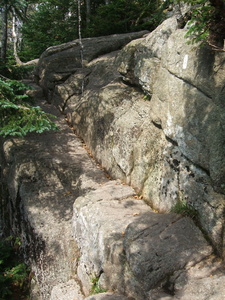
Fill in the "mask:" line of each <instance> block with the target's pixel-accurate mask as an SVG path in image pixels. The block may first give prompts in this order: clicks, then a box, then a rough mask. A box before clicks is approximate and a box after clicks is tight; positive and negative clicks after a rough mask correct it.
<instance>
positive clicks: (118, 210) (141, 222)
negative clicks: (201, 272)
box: [73, 182, 212, 300]
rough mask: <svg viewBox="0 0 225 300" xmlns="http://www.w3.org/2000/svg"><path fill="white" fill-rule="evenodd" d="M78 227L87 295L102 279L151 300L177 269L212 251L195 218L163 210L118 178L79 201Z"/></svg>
mask: <svg viewBox="0 0 225 300" xmlns="http://www.w3.org/2000/svg"><path fill="white" fill-rule="evenodd" d="M73 228H74V236H75V239H76V241H77V243H78V247H79V248H80V253H81V256H80V260H79V263H78V265H79V266H78V276H79V278H80V280H81V282H82V285H83V287H84V292H85V293H86V294H88V293H89V292H90V288H91V282H92V280H93V278H98V279H99V284H100V286H101V287H102V288H104V289H106V290H117V291H118V292H119V293H121V294H125V295H127V296H130V297H134V299H136V300H138V299H141V300H142V299H143V300H144V299H148V294H149V291H150V290H151V289H152V288H154V287H157V286H159V285H166V282H167V281H168V280H169V278H170V277H171V275H172V274H174V272H176V271H178V270H182V269H184V268H190V267H191V266H193V265H195V264H197V263H198V262H200V261H201V260H203V259H205V258H206V257H208V256H209V255H210V254H211V253H212V248H211V247H210V246H209V245H208V244H207V242H206V241H205V239H204V238H203V236H202V234H201V232H200V231H199V229H198V228H197V227H196V226H195V225H194V223H193V222H192V220H191V219H189V218H182V217H180V216H179V215H177V214H166V215H163V214H157V213H155V212H153V211H151V209H150V208H149V207H148V206H147V205H146V204H145V202H143V201H142V200H138V199H135V198H134V197H132V195H130V191H129V188H128V187H127V186H124V185H120V184H119V183H117V182H109V183H106V184H104V185H102V186H101V187H99V188H98V189H97V190H95V191H92V192H90V193H89V194H86V195H85V196H84V197H79V198H78V199H77V200H76V202H75V204H74V216H73ZM149 299H150V298H149Z"/></svg>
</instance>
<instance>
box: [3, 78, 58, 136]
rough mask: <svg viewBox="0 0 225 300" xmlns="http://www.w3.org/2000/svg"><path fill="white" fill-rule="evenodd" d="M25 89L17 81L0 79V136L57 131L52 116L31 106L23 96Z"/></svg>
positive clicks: (25, 96)
mask: <svg viewBox="0 0 225 300" xmlns="http://www.w3.org/2000/svg"><path fill="white" fill-rule="evenodd" d="M27 89H28V86H27V85H25V84H23V83H22V82H19V81H17V80H5V79H0V135H2V136H4V137H6V136H25V135H26V134H27V133H29V132H37V133H42V132H43V131H45V130H52V129H53V130H55V129H57V126H56V125H55V123H54V122H53V121H52V120H51V119H52V118H54V117H53V116H52V115H50V114H46V113H44V112H43V111H42V110H41V108H40V107H38V106H36V107H35V106H32V105H31V102H32V101H31V99H30V98H29V96H28V95H26V94H25V91H26V90H27Z"/></svg>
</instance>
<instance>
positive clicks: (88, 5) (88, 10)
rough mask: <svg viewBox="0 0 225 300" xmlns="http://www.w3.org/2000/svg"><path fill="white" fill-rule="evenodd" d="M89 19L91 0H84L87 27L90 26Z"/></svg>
mask: <svg viewBox="0 0 225 300" xmlns="http://www.w3.org/2000/svg"><path fill="white" fill-rule="evenodd" d="M90 18H91V0H86V22H87V27H88V25H89V24H90Z"/></svg>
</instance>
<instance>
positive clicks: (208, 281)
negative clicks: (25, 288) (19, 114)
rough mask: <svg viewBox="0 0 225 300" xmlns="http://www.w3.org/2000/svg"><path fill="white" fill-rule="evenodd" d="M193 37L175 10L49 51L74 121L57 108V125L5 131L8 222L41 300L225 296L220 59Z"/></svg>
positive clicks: (54, 94) (50, 78)
mask: <svg viewBox="0 0 225 300" xmlns="http://www.w3.org/2000/svg"><path fill="white" fill-rule="evenodd" d="M185 33H186V30H185V29H178V26H177V21H176V19H175V18H170V19H168V20H166V21H165V22H164V23H163V24H162V25H160V26H159V27H158V28H157V29H156V30H155V31H154V32H152V33H150V34H147V35H145V36H144V37H143V34H146V33H144V32H142V33H137V34H128V35H121V36H118V35H115V36H113V37H112V36H111V37H108V38H106V37H104V38H96V39H86V40H84V41H82V44H81V41H75V42H72V43H69V44H65V45H61V46H56V47H51V48H49V49H48V50H47V51H46V52H45V53H43V55H42V57H41V58H40V60H39V64H38V68H37V70H36V78H38V81H39V84H40V85H41V87H42V88H43V90H44V93H45V95H47V97H48V101H49V102H51V103H52V104H54V105H55V106H56V107H58V108H59V109H60V110H61V111H62V112H63V113H64V115H65V117H66V120H64V118H63V116H62V115H59V113H57V112H55V113H56V114H57V115H58V121H57V122H58V124H59V127H60V131H58V132H51V133H47V134H46V133H45V134H41V135H38V136H36V135H30V136H28V137H27V138H26V139H8V140H6V141H4V143H3V144H2V155H1V170H2V183H3V185H2V199H3V200H4V201H3V200H2V207H3V210H2V211H3V212H4V215H3V218H4V220H5V222H6V220H8V225H9V227H11V228H12V231H13V232H14V234H16V235H19V236H20V237H21V240H22V244H23V250H24V254H25V257H26V258H27V260H29V262H30V263H31V266H32V270H33V272H34V278H35V280H36V285H37V290H38V292H37V293H36V295H34V296H33V298H34V299H35V297H36V299H50V300H57V299H61V300H62V299H67V300H72V299H73V300H74V298H75V299H77V300H84V299H85V300H97V299H102V300H106V299H110V300H120V299H121V300H125V299H127V300H128V299H135V300H147V299H149V300H156V299H157V300H158V299H174V300H176V299H181V300H185V299H193V300H197V299H202V300H206V299H209V298H210V299H224V285H223V282H224V276H225V275H224V268H223V265H222V264H221V261H220V260H219V259H218V258H216V257H215V256H214V250H215V249H216V250H217V251H218V252H219V253H220V255H223V249H224V203H225V202H224V200H225V199H224V197H225V196H224V186H223V185H224V182H223V180H224V179H223V178H224V177H223V176H224V160H223V157H224V155H223V151H224V148H223V147H222V146H223V141H224V134H223V127H224V120H223V118H222V117H223V114H224V106H223V95H224V91H223V90H224V88H223V86H224V72H223V68H224V64H223V62H224V61H225V55H224V54H223V53H215V52H211V50H210V49H207V48H198V47H193V45H190V44H187V43H186V38H185ZM132 39H135V40H133V41H131V40H132ZM130 41H131V42H130ZM128 42H129V43H128ZM126 44H127V45H126ZM125 45H126V46H125ZM122 47H123V48H122ZM121 48H122V49H121ZM80 50H82V56H80ZM46 108H47V109H48V110H50V111H51V112H53V110H54V106H53V105H47V106H46ZM67 122H68V123H69V124H70V126H71V127H72V128H73V130H75V132H76V133H77V134H78V135H79V136H81V137H82V138H83V140H84V141H85V143H86V145H85V149H88V152H89V154H91V157H93V156H94V157H95V158H96V160H97V161H98V163H97V164H96V161H94V160H93V159H91V158H90V156H88V154H87V152H86V150H85V149H84V144H82V142H81V140H80V139H78V138H77V137H76V136H75V135H74V134H73V132H72V130H71V129H69V128H68V124H67ZM99 162H100V164H101V166H102V167H100V165H99ZM105 170H106V171H107V172H108V173H109V174H110V176H111V178H110V177H109V176H108V175H107V173H106V172H105ZM143 198H144V199H143ZM177 203H178V204H179V203H180V204H185V205H186V209H187V210H188V211H186V213H189V215H190V213H193V214H192V215H191V217H187V216H186V217H183V216H182V215H179V214H176V213H172V212H171V208H173V207H174V205H175V204H177ZM7 214H8V215H7ZM193 219H194V220H193ZM194 221H195V222H197V225H198V226H196V224H195V222H194ZM71 224H72V226H71ZM209 241H210V243H209ZM218 287H219V288H218ZM93 292H97V293H98V295H90V294H91V293H93Z"/></svg>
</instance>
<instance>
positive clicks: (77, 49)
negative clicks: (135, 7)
mask: <svg viewBox="0 0 225 300" xmlns="http://www.w3.org/2000/svg"><path fill="white" fill-rule="evenodd" d="M147 32H148V31H140V32H134V33H127V34H115V35H111V36H102V37H96V38H85V39H82V40H80V39H78V40H75V41H72V42H70V43H65V44H62V45H57V46H52V47H49V48H48V49H47V50H46V51H45V52H44V53H43V54H42V55H41V57H40V59H39V62H38V66H37V68H36V72H35V76H36V80H37V82H38V83H39V84H40V85H41V86H42V88H43V90H44V93H45V96H46V97H47V98H48V99H49V100H52V93H53V91H54V87H55V85H57V84H59V83H60V82H63V81H65V80H66V79H67V78H68V77H69V76H70V75H71V74H73V73H75V72H76V71H77V70H79V69H80V68H81V67H84V66H85V65H86V64H87V63H88V62H90V61H91V60H93V59H94V58H97V57H99V56H101V55H103V54H105V53H109V52H113V51H116V50H118V49H121V48H122V47H123V46H125V45H126V44H127V43H129V42H130V41H132V40H133V39H137V38H139V37H142V36H143V35H144V34H146V33H147Z"/></svg>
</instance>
